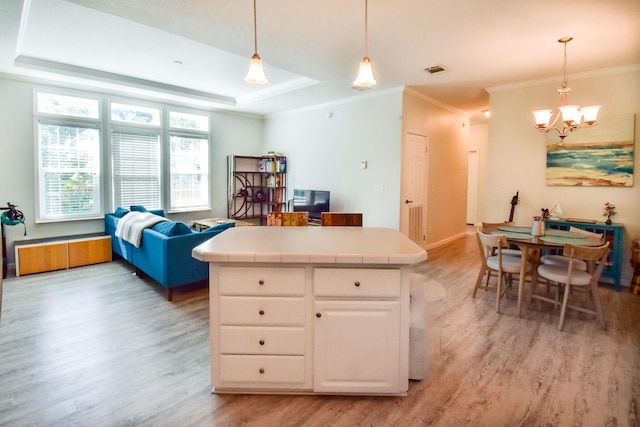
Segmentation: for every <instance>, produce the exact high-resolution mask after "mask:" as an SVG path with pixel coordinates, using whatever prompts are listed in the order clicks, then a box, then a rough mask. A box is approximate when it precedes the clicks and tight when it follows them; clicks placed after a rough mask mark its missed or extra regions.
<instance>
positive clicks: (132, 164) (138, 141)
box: [111, 130, 162, 209]
mask: <svg viewBox="0 0 640 427" xmlns="http://www.w3.org/2000/svg"><path fill="white" fill-rule="evenodd" d="M111 158H112V163H113V166H112V170H113V172H112V174H113V178H112V183H113V203H114V205H115V206H116V207H117V206H123V207H129V206H131V205H143V206H144V207H146V208H147V209H160V208H161V207H162V203H161V198H160V191H161V186H160V135H159V134H157V133H155V134H153V133H152V134H146V135H145V134H142V133H130V132H124V131H116V130H114V131H112V133H111Z"/></svg>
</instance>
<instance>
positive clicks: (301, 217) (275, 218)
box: [267, 212, 309, 227]
mask: <svg viewBox="0 0 640 427" xmlns="http://www.w3.org/2000/svg"><path fill="white" fill-rule="evenodd" d="M306 225H309V212H269V213H268V214H267V226H277V227H281V226H306Z"/></svg>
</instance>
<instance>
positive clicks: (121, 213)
mask: <svg viewBox="0 0 640 427" xmlns="http://www.w3.org/2000/svg"><path fill="white" fill-rule="evenodd" d="M128 213H129V209H125V208H118V209H116V211H115V212H114V213H113V216H116V217H118V218H122V217H123V216H125V215H126V214H128Z"/></svg>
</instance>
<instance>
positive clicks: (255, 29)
mask: <svg viewBox="0 0 640 427" xmlns="http://www.w3.org/2000/svg"><path fill="white" fill-rule="evenodd" d="M565 46H566V45H565ZM253 53H255V54H257V53H258V27H257V25H256V0H253Z"/></svg>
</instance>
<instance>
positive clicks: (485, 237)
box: [473, 231, 531, 313]
mask: <svg viewBox="0 0 640 427" xmlns="http://www.w3.org/2000/svg"><path fill="white" fill-rule="evenodd" d="M476 235H477V240H478V249H479V250H480V257H481V260H482V265H481V266H480V272H479V273H478V278H477V279H476V285H475V287H474V289H473V298H475V297H476V294H477V292H478V289H484V290H485V291H491V292H496V312H497V313H500V301H501V300H502V297H503V296H504V295H505V294H506V293H507V291H508V289H509V288H510V287H511V284H512V283H513V276H514V275H517V274H519V273H520V268H521V264H522V259H521V258H520V257H517V256H512V255H505V254H503V250H504V249H505V248H506V247H507V237H506V236H505V235H503V234H502V235H501V234H486V233H483V232H481V231H478V232H477V234H476ZM530 270H531V264H530V263H528V262H527V267H526V271H530ZM492 273H498V277H497V282H496V284H495V286H494V285H492V284H491V283H490V279H491V274H492ZM485 276H486V281H485ZM483 282H484V284H483Z"/></svg>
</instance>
